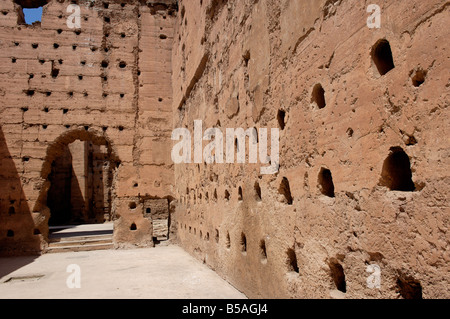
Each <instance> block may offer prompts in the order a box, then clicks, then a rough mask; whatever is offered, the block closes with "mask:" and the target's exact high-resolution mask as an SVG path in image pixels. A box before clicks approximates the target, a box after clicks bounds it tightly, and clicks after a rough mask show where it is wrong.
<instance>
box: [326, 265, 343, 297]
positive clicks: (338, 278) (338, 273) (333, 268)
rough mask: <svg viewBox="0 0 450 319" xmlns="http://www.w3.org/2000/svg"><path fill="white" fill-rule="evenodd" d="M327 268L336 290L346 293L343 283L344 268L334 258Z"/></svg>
mask: <svg viewBox="0 0 450 319" xmlns="http://www.w3.org/2000/svg"><path fill="white" fill-rule="evenodd" d="M328 266H329V267H330V274H331V278H332V279H333V282H334V284H335V285H336V288H337V290H339V291H342V292H344V293H346V292H347V284H346V282H345V274H344V268H343V267H342V265H341V264H340V263H339V262H338V261H337V260H336V259H334V258H333V259H331V261H330V262H329V264H328Z"/></svg>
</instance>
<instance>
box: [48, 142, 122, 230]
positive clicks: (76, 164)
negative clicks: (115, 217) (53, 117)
mask: <svg viewBox="0 0 450 319" xmlns="http://www.w3.org/2000/svg"><path fill="white" fill-rule="evenodd" d="M108 153H109V152H108V147H107V146H106V145H96V144H94V143H92V142H91V141H81V140H76V141H74V142H72V143H70V144H68V145H64V146H63V149H62V150H61V151H60V155H59V156H58V157H56V158H55V159H54V160H53V161H52V163H51V172H50V174H49V176H48V180H49V181H50V185H51V186H50V188H49V190H48V194H47V206H48V207H49V209H50V220H49V226H65V225H80V224H102V223H104V222H108V221H111V220H112V216H111V206H112V205H111V197H112V194H111V187H112V182H113V169H112V165H111V163H110V160H109V156H108Z"/></svg>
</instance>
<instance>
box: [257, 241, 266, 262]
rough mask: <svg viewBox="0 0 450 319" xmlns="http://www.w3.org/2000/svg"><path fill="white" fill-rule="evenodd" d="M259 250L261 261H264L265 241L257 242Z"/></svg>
mask: <svg viewBox="0 0 450 319" xmlns="http://www.w3.org/2000/svg"><path fill="white" fill-rule="evenodd" d="M259 249H260V251H261V259H262V260H266V259H267V248H266V241H265V240H264V239H262V240H261V241H260V242H259Z"/></svg>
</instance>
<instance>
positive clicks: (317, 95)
mask: <svg viewBox="0 0 450 319" xmlns="http://www.w3.org/2000/svg"><path fill="white" fill-rule="evenodd" d="M311 102H312V103H316V104H317V107H318V108H319V109H323V108H324V107H325V106H326V105H327V103H326V101H325V90H324V89H323V87H322V85H321V84H320V83H319V84H316V85H315V86H314V88H313V92H312V97H311Z"/></svg>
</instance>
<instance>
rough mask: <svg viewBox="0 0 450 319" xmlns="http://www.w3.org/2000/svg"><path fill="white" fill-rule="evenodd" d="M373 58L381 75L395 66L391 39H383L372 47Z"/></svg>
mask: <svg viewBox="0 0 450 319" xmlns="http://www.w3.org/2000/svg"><path fill="white" fill-rule="evenodd" d="M371 55H372V60H373V62H374V63H375V66H376V67H377V69H378V72H379V73H380V75H385V74H386V73H388V72H389V71H391V70H392V69H394V68H395V65H394V59H393V57H392V50H391V45H390V44H389V41H387V40H386V39H381V40H379V41H378V42H377V43H375V45H374V46H373V47H372V53H371Z"/></svg>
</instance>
